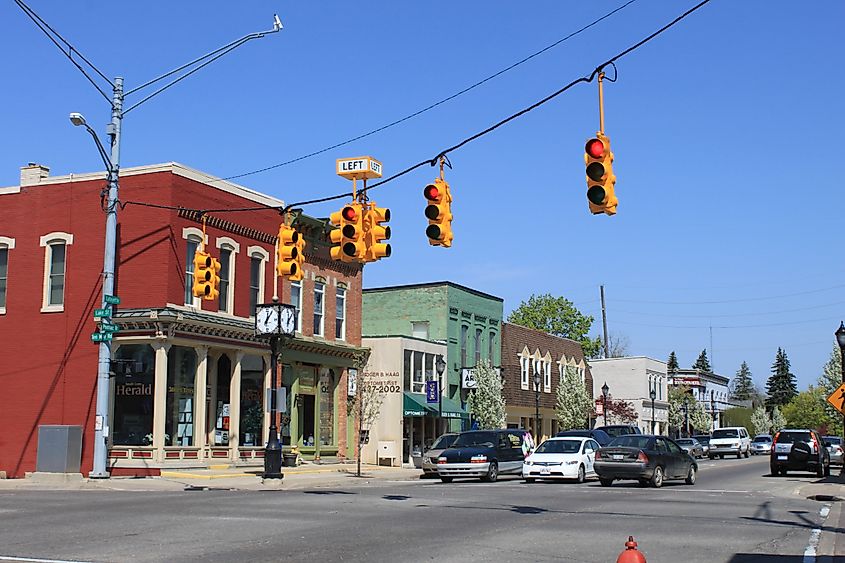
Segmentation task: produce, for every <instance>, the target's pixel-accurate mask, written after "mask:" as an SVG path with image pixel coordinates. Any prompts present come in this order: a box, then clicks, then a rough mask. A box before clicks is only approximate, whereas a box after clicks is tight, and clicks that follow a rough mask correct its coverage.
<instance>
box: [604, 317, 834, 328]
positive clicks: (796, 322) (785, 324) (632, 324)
mask: <svg viewBox="0 0 845 563" xmlns="http://www.w3.org/2000/svg"><path fill="white" fill-rule="evenodd" d="M838 318H839V317H835V318H834V317H826V318H823V319H807V320H803V321H789V322H782V323H769V324H752V325H730V326H716V325H709V324H708V325H656V324H647V323H632V322H628V321H614V322H615V323H618V324H624V325H631V326H645V327H651V328H688V329H697V330H701V329H705V328H718V329H734V328H769V327H775V326H789V325H799V324H810V323H819V322H822V321H824V322H828V321H831V322H832V321H833V320H835V319H838Z"/></svg>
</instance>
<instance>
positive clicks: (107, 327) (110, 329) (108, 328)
mask: <svg viewBox="0 0 845 563" xmlns="http://www.w3.org/2000/svg"><path fill="white" fill-rule="evenodd" d="M100 330H103V331H105V332H120V327H119V326H117V325H113V324H109V323H101V324H100Z"/></svg>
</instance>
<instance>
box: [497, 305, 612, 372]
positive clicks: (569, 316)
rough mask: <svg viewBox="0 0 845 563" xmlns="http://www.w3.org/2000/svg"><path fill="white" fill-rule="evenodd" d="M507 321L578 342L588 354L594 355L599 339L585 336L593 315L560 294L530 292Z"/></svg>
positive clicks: (590, 356) (593, 356)
mask: <svg viewBox="0 0 845 563" xmlns="http://www.w3.org/2000/svg"><path fill="white" fill-rule="evenodd" d="M508 322H509V323H514V324H518V325H521V326H524V327H528V328H533V329H536V330H542V331H543V332H547V333H549V334H553V335H555V336H560V337H563V338H569V339H570V340H575V341H577V342H580V343H581V348H582V349H583V350H584V355H585V356H587V357H588V358H595V357H597V356H598V354H599V350H600V349H601V339H599V338H594V339H591V338H590V337H589V336H587V333H588V332H589V331H590V327H591V326H592V325H593V317H591V316H589V315H584V314H582V313H581V312H580V311H579V310H578V309H576V308H575V305H573V303H572V302H571V301H569V300H568V299H565V298H563V297H552V296H551V295H550V294H548V293H546V294H544V295H539V296H536V295H532V296H531V297H529V298H528V301H527V302H525V301H523V302H521V303H520V304H519V307H517V308H516V309H514V310H513V311H511V314H510V315H508Z"/></svg>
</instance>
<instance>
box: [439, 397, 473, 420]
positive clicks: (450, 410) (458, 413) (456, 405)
mask: <svg viewBox="0 0 845 563" xmlns="http://www.w3.org/2000/svg"><path fill="white" fill-rule="evenodd" d="M431 406H433V407H434V410H435V411H437V409H438V405H431ZM442 408H443V418H469V413H468V412H467V411H466V410H464V409H463V408H461V403H460V402H458V401H455V400H454V399H450V398H449V397H443V407H442ZM435 415H436V413H435Z"/></svg>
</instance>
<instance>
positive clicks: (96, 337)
mask: <svg viewBox="0 0 845 563" xmlns="http://www.w3.org/2000/svg"><path fill="white" fill-rule="evenodd" d="M111 339H112V333H111V332H95V333H93V334H92V335H91V342H107V341H110V340H111Z"/></svg>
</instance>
